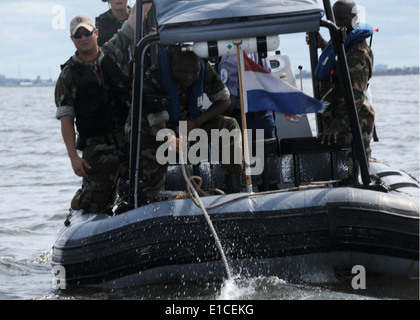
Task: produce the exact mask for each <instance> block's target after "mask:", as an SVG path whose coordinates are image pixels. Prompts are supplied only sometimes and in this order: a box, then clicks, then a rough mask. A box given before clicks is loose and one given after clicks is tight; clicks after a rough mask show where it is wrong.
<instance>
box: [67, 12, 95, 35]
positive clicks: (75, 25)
mask: <svg viewBox="0 0 420 320" xmlns="http://www.w3.org/2000/svg"><path fill="white" fill-rule="evenodd" d="M80 27H83V28H86V29H87V30H88V31H92V30H93V29H95V28H96V26H95V23H94V22H93V20H92V19H91V18H90V17H89V16H88V15H86V14H78V15H77V16H75V17H74V18H73V19H72V20H71V22H70V32H71V34H72V35H74V34H75V33H76V31H77V29H79V28H80Z"/></svg>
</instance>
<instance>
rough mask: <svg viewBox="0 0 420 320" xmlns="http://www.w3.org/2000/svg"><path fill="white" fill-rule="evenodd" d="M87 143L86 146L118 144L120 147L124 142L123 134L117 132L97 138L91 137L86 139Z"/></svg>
mask: <svg viewBox="0 0 420 320" xmlns="http://www.w3.org/2000/svg"><path fill="white" fill-rule="evenodd" d="M84 140H85V142H86V145H92V144H108V145H110V144H116V145H117V146H119V145H120V144H121V141H122V133H121V132H116V133H108V134H105V135H102V136H96V137H90V138H85V139H84Z"/></svg>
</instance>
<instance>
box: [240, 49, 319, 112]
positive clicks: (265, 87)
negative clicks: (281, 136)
mask: <svg viewBox="0 0 420 320" xmlns="http://www.w3.org/2000/svg"><path fill="white" fill-rule="evenodd" d="M240 58H242V59H241V60H242V61H241V63H240V65H241V69H242V87H243V91H244V95H245V97H246V99H244V110H245V112H248V111H251V112H257V111H266V110H273V111H278V112H281V113H285V114H306V113H321V112H323V111H324V109H325V106H324V102H322V101H319V100H317V99H315V98H312V97H311V96H309V95H307V94H305V93H303V92H302V91H300V90H298V89H297V88H295V87H293V86H292V85H290V84H289V83H288V82H286V81H284V80H282V79H280V78H279V77H277V76H275V75H273V74H272V73H270V72H269V71H267V70H265V69H264V68H263V67H261V66H260V65H259V64H257V63H256V62H254V61H253V60H251V59H250V58H249V57H248V56H247V54H246V53H245V52H243V54H241V57H240Z"/></svg>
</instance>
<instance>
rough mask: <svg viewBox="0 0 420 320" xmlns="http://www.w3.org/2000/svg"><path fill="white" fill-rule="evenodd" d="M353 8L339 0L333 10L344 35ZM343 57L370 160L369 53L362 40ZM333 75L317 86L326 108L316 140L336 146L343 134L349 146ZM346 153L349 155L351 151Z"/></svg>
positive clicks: (346, 118)
mask: <svg viewBox="0 0 420 320" xmlns="http://www.w3.org/2000/svg"><path fill="white" fill-rule="evenodd" d="M355 6H356V4H355V3H354V2H353V1H351V0H339V1H337V2H336V3H335V4H334V6H333V10H334V17H335V19H336V24H337V26H338V27H346V28H347V32H348V33H350V32H351V31H352V30H353V22H354V21H356V20H357V14H356V13H354V12H357V11H354V10H353V8H354V7H355ZM317 37H318V41H317V42H318V46H319V47H321V48H322V49H324V48H325V46H326V44H327V42H326V41H325V40H324V39H322V37H321V35H320V34H317ZM346 56H347V63H348V68H349V73H350V78H351V83H352V87H353V94H354V99H355V104H356V108H357V112H358V116H359V124H360V128H361V131H362V138H363V143H364V146H365V150H366V155H367V158H368V159H369V158H370V156H371V148H370V142H371V140H372V136H373V132H374V126H375V111H374V110H373V108H372V106H371V104H370V102H369V100H368V97H367V94H366V93H367V89H368V85H369V84H368V82H369V79H370V78H371V77H372V69H373V53H372V50H371V48H370V47H369V45H368V44H367V43H366V41H365V40H362V41H360V42H356V43H354V44H352V45H350V46H348V47H347V48H346ZM337 72H338V71H336V70H334V74H333V75H332V76H331V81H330V82H322V83H321V96H322V97H325V98H324V99H325V101H328V102H329V103H330V104H329V106H328V107H327V109H326V110H325V112H324V113H323V114H322V121H323V129H324V131H323V132H321V133H320V134H319V135H318V137H319V138H320V139H321V141H322V142H327V143H328V144H329V143H331V140H333V141H334V142H337V135H338V134H344V135H345V137H346V143H347V144H348V145H349V146H351V142H352V140H353V135H352V132H351V128H350V120H349V116H348V112H347V107H346V104H345V101H344V96H343V92H342V89H341V88H340V83H339V80H338V75H337ZM349 152H350V153H351V149H350V150H349ZM349 173H350V175H351V177H352V178H353V179H354V178H355V177H354V172H353V159H352V157H349Z"/></svg>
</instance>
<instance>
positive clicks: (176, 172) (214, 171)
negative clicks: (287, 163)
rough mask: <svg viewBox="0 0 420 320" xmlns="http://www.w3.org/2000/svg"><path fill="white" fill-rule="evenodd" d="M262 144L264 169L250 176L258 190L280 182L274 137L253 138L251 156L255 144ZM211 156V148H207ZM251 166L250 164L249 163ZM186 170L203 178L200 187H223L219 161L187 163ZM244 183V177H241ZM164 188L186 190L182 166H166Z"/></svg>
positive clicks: (208, 188)
mask: <svg viewBox="0 0 420 320" xmlns="http://www.w3.org/2000/svg"><path fill="white" fill-rule="evenodd" d="M261 143H263V144H264V158H263V159H258V161H261V162H263V164H264V171H263V173H261V174H259V175H255V176H252V180H253V185H255V186H258V188H259V190H269V189H270V188H273V187H274V186H277V184H278V183H279V182H280V157H279V155H280V153H279V145H278V142H277V139H276V138H271V139H264V140H253V141H252V149H251V150H250V153H251V151H252V153H253V154H252V155H251V157H252V156H254V158H255V157H256V151H257V149H256V146H257V144H261ZM209 157H210V158H211V150H209ZM251 166H252V164H251ZM187 170H188V171H189V173H190V174H191V175H196V176H200V177H202V178H203V184H202V186H201V189H202V190H204V191H209V190H213V189H222V190H224V189H225V187H226V186H225V177H224V171H223V169H222V165H221V164H220V163H210V162H203V163H200V164H196V165H191V164H189V165H187ZM242 181H243V183H244V184H245V177H244V178H243V179H242ZM165 190H168V191H182V190H186V183H185V180H184V176H183V174H182V167H181V165H179V164H173V165H170V166H169V167H168V171H167V176H166V181H165Z"/></svg>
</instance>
